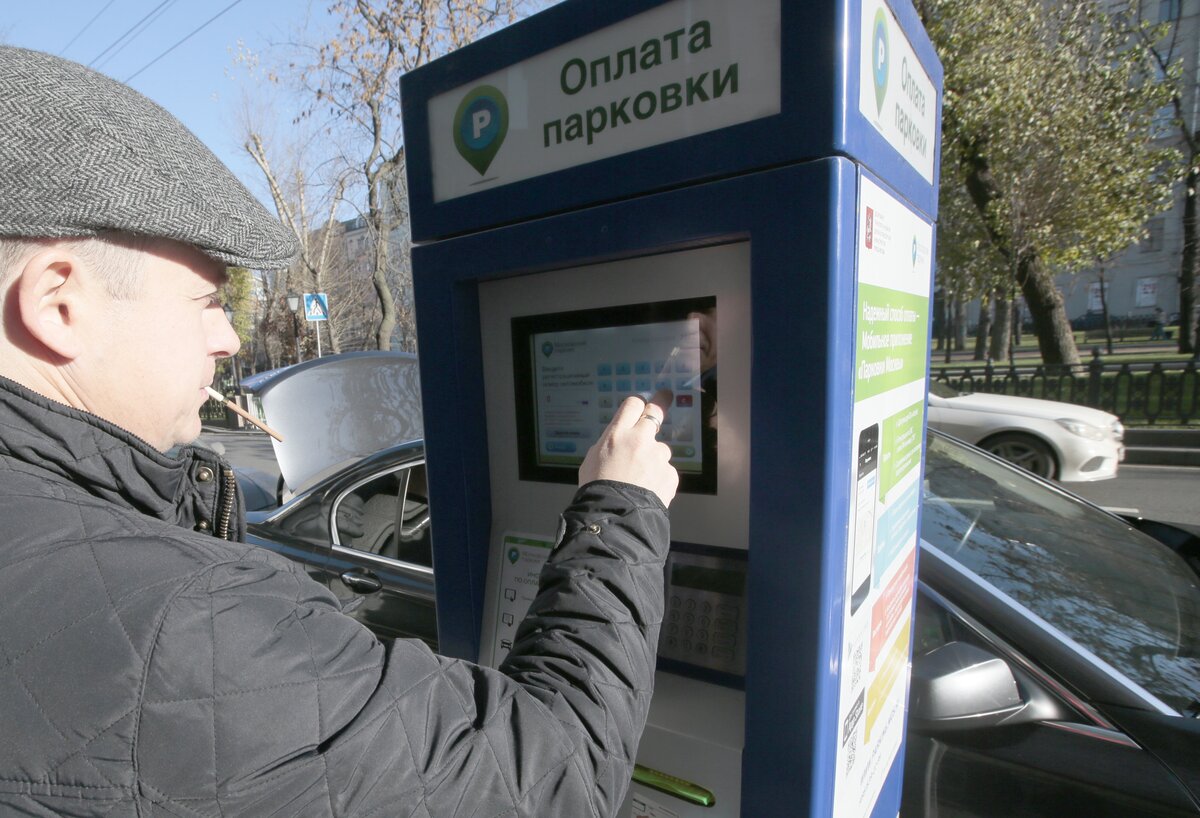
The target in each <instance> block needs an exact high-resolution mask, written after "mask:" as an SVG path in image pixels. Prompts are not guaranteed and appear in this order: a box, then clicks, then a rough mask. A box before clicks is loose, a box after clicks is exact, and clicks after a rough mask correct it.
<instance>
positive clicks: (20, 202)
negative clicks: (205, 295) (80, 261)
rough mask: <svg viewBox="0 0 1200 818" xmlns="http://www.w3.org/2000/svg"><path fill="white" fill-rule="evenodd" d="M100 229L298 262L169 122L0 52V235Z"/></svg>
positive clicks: (42, 58)
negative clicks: (293, 259)
mask: <svg viewBox="0 0 1200 818" xmlns="http://www.w3.org/2000/svg"><path fill="white" fill-rule="evenodd" d="M107 231H123V232H127V233H135V234H139V235H145V236H155V237H161V238H167V239H174V240H175V241H179V242H184V243H186V244H190V245H193V246H195V247H196V248H197V249H199V250H200V251H201V252H203V253H205V254H207V255H209V256H211V257H213V258H215V259H218V260H220V261H223V262H225V263H226V264H231V265H236V266H239V267H250V268H254V269H274V268H279V267H286V266H287V265H288V263H289V262H290V261H291V260H292V258H293V257H294V256H295V254H296V240H295V237H294V236H293V235H292V234H291V232H290V231H288V230H286V229H284V227H283V225H282V224H280V223H279V221H278V220H277V219H276V218H274V217H273V216H272V215H271V214H270V213H269V212H268V211H267V209H266V208H265V207H263V206H262V204H260V203H259V201H258V200H257V199H256V198H255V197H254V196H253V195H252V194H251V193H250V191H248V190H247V189H246V188H245V186H244V185H243V184H242V183H241V182H239V181H238V180H237V178H236V177H234V175H233V174H232V173H231V172H230V171H229V169H228V168H226V167H225V166H224V165H223V164H221V161H220V160H219V159H217V157H216V156H214V155H213V153H212V151H210V150H209V149H208V148H206V147H205V146H204V145H203V144H202V143H201V142H200V140H199V139H197V138H196V137H195V136H194V135H193V134H192V132H191V131H189V130H188V129H187V128H185V127H184V126H183V123H181V122H180V121H179V120H178V119H176V118H175V117H173V116H172V115H171V114H169V113H167V112H166V111H165V110H163V109H162V108H161V107H159V106H158V105H156V104H155V103H153V102H151V101H150V100H149V99H147V98H146V97H144V96H142V95H141V94H139V93H138V92H137V91H134V90H133V89H132V88H130V87H128V86H127V85H123V84H121V83H119V82H117V81H116V80H113V79H110V78H109V77H106V76H104V75H103V74H99V73H97V72H95V71H92V70H91V69H89V68H85V67H83V66H82V65H79V64H77V63H73V62H70V61H68V60H63V59H60V58H58V57H53V56H50V55H49V54H42V53H40V52H37V51H29V50H26V49H23V48H13V47H10V46H0V236H20V237H25V238H68V237H75V236H90V235H95V234H97V233H102V232H107Z"/></svg>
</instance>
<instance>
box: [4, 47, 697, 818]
mask: <svg viewBox="0 0 1200 818" xmlns="http://www.w3.org/2000/svg"><path fill="white" fill-rule="evenodd" d="M293 253H294V240H293V237H292V236H290V235H288V233H287V232H286V231H285V230H283V229H282V227H281V226H280V225H279V223H278V222H277V221H276V220H275V219H273V218H271V216H270V215H269V214H268V213H267V212H266V211H265V210H264V209H263V208H262V206H261V205H260V204H259V203H258V202H257V201H256V200H255V199H254V197H253V196H252V195H251V194H250V193H249V192H247V191H246V190H245V188H244V187H243V186H242V185H241V184H239V183H238V182H237V180H236V179H235V178H234V177H233V176H232V175H231V174H230V173H229V171H228V170H227V169H226V168H225V167H224V166H223V165H221V163H220V162H219V161H218V160H217V159H216V158H215V157H214V156H213V155H212V154H211V152H209V151H208V150H207V149H206V148H205V147H204V146H203V145H201V144H200V143H199V142H198V141H197V140H196V139H195V137H194V136H192V135H191V134H190V133H189V132H188V131H187V130H186V129H185V128H184V127H183V126H182V125H181V124H180V123H179V122H178V121H177V120H175V119H174V118H173V117H172V116H170V115H169V114H167V113H166V112H165V111H163V110H162V109H161V108H159V107H158V106H156V105H155V104H153V103H152V102H150V101H149V100H147V99H145V98H144V97H142V96H140V95H139V94H137V93H136V92H134V91H132V90H131V89H129V88H128V87H126V86H124V85H121V84H119V83H117V82H114V81H113V80H111V79H109V78H107V77H104V76H102V75H100V74H97V73H95V72H93V71H90V70H88V69H86V68H83V67H82V66H79V65H76V64H74V63H70V62H67V61H64V60H61V59H58V58H55V57H51V56H49V55H45V54H40V53H37V52H33V51H26V50H23V49H16V48H9V47H2V46H0V525H3V531H4V538H3V541H2V542H0V814H4V815H10V814H22V815H107V816H117V815H139V816H159V815H163V816H166V815H172V816H181V815H187V816H202V815H219V816H224V817H225V818H228V816H234V815H253V816H261V815H338V816H349V815H364V816H365V815H421V816H437V815H546V816H576V815H587V816H599V815H612V814H615V812H616V810H617V809H618V807H619V806H620V804H621V801H622V798H623V797H624V793H625V791H626V789H627V786H628V781H629V774H630V768H631V766H632V762H633V758H634V755H635V752H636V747H637V742H638V739H639V737H640V734H641V730H642V726H643V725H644V722H645V717H646V712H647V708H648V705H649V699H650V687H651V680H652V674H653V667H654V653H655V645H656V644H657V638H658V626H659V622H660V621H661V618H662V565H663V561H664V560H665V557H666V550H667V543H668V526H667V518H666V504H667V503H669V502H670V500H671V498H672V497H673V496H674V492H675V487H676V483H677V479H678V478H677V475H676V474H675V471H674V469H673V468H671V466H670V463H669V457H670V453H669V450H668V449H667V447H666V446H665V445H664V444H662V443H658V442H656V441H655V435H654V433H655V431H656V430H657V429H656V425H657V423H658V422H660V421H661V420H662V411H663V409H662V407H660V406H657V405H655V404H653V403H651V404H648V405H647V404H644V403H642V402H641V401H640V400H638V399H636V398H631V399H629V400H628V401H627V402H626V404H624V405H623V406H622V408H621V410H620V411H619V412H618V413H617V416H616V418H615V419H614V421H613V424H612V425H611V426H610V427H609V429H608V430H607V431H606V432H605V434H604V436H603V437H602V438H601V441H600V443H598V444H597V446H596V447H595V448H593V450H592V451H591V452H590V453H589V454H588V458H587V460H586V461H585V463H584V465H583V466H582V467H581V469H580V486H581V487H580V489H579V491H578V493H577V494H576V496H575V499H574V501H573V503H572V505H571V506H570V507H569V508H568V509H567V510H566V511H565V512H564V513H563V517H562V524H561V525H560V530H561V531H562V532H563V533H562V535H561V536H560V541H559V544H558V546H557V547H556V549H555V551H554V554H553V556H552V557H551V559H550V561H549V563H548V565H547V568H546V570H545V572H544V573H543V575H542V588H541V591H540V593H539V596H538V599H537V600H535V602H534V604H533V607H532V608H531V613H530V617H529V618H528V619H527V620H526V623H525V625H524V626H523V629H522V631H521V635H522V636H521V638H520V639H519V640H518V643H517V645H516V648H515V649H514V651H513V653H512V655H511V656H510V663H509V664H507V665H506V668H508V672H507V674H503V673H500V672H498V671H494V670H490V669H487V668H482V667H479V666H476V665H472V664H470V663H467V662H463V661H458V660H451V659H446V658H444V657H440V656H437V655H435V654H433V653H432V652H430V651H429V650H428V648H426V647H425V646H424V645H422V644H420V643H417V642H408V641H397V642H386V643H385V642H380V641H379V640H377V639H376V638H375V637H374V636H372V635H371V634H370V633H369V632H368V631H366V630H365V629H363V628H362V627H361V626H360V625H359V624H358V623H357V622H355V621H354V620H353V619H351V618H349V617H347V616H345V615H344V614H342V612H341V610H340V607H339V603H338V601H337V599H336V598H335V597H334V596H333V595H332V594H330V593H329V592H328V590H327V589H325V588H323V587H322V586H320V585H318V584H316V583H314V582H312V581H311V580H310V579H308V577H307V576H306V575H305V574H304V572H303V570H301V569H300V568H299V567H298V566H297V565H295V564H293V563H291V562H289V561H287V560H285V559H283V558H281V557H279V556H277V555H275V554H272V553H270V552H267V551H264V550H260V549H256V548H254V547H252V546H248V545H246V544H244V543H243V542H242V539H243V534H244V530H245V524H244V517H243V514H242V504H241V496H240V493H239V491H238V488H237V485H236V482H235V481H234V479H233V473H232V471H231V470H230V469H229V467H228V466H227V465H226V464H224V463H223V462H221V461H220V460H219V459H217V458H216V457H215V456H214V455H213V454H212V453H211V452H209V451H207V450H205V449H202V448H196V447H192V446H189V445H186V444H188V443H190V442H191V441H192V440H193V439H194V438H195V437H196V436H197V434H198V433H199V430H200V426H199V416H198V411H199V408H200V405H201V404H202V402H203V401H204V400H205V391H204V389H205V387H206V386H208V385H209V384H210V383H211V381H212V378H213V373H214V368H215V364H216V361H217V360H218V359H220V358H221V357H224V356H228V355H232V354H234V353H235V352H236V351H237V348H238V339H237V336H236V335H235V333H234V332H233V330H232V328H231V327H230V326H229V324H228V322H227V320H226V319H225V316H224V313H223V311H222V309H221V306H220V304H219V303H218V297H217V293H218V290H219V287H220V286H221V284H222V283H223V282H224V280H225V267H226V265H229V264H237V265H242V266H247V267H251V268H271V267H279V266H284V265H286V264H287V263H288V262H289V260H290V259H291V258H292V255H293ZM646 415H648V416H649V418H650V421H649V422H642V419H643V417H644V416H646ZM177 446H178V447H179V448H178V449H177V450H176V449H174V447H177ZM168 450H172V451H174V453H173V454H167V453H166V452H168ZM518 668H519V669H518Z"/></svg>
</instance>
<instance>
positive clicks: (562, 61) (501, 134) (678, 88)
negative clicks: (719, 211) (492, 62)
mask: <svg viewBox="0 0 1200 818" xmlns="http://www.w3.org/2000/svg"><path fill="white" fill-rule="evenodd" d="M779 4H780V0H744V2H741V3H729V2H727V0H676V2H672V3H666V4H664V5H662V6H659V7H658V8H655V9H651V10H650V11H647V12H644V13H642V14H639V15H637V16H635V17H631V18H629V19H628V20H623V21H621V22H619V23H616V24H615V25H612V26H609V27H608V28H605V29H602V30H600V31H597V32H594V33H592V34H589V35H587V36H586V37H581V38H579V39H577V40H574V41H572V42H570V43H567V44H566V45H562V46H559V47H557V48H554V49H551V50H550V51H547V52H545V53H543V54H539V55H538V56H536V57H533V58H531V59H528V60H525V61H524V62H521V63H517V64H516V65H513V66H510V67H508V68H506V69H504V70H502V71H498V72H496V73H494V74H490V75H488V76H485V77H480V78H479V79H478V80H476V81H474V82H471V83H468V84H466V85H463V86H460V87H458V88H456V89H454V90H453V91H448V92H446V93H444V94H440V95H439V96H436V97H434V98H433V99H431V100H430V101H429V109H428V113H429V130H430V133H429V143H430V156H431V163H432V168H433V199H434V201H435V202H442V201H446V200H448V199H454V198H457V197H459V196H466V195H469V194H471V193H477V192H479V191H481V190H490V189H493V188H497V187H501V186H503V185H507V184H511V183H513V182H518V181H521V180H523V179H530V178H533V177H535V176H541V175H543V174H546V173H551V172H553V171H558V170H563V169H565V168H570V167H575V166H577V165H583V164H586V163H588V162H595V161H597V160H599V159H606V158H608V157H612V156H618V155H620V154H623V153H628V152H630V151H635V150H640V149H642V148H647V147H650V146H653V145H661V144H664V143H666V142H672V141H674V140H677V139H683V138H685V137H688V136H694V135H696V134H701V133H707V132H709V131H714V130H717V129H720V128H726V127H729V126H731V125H737V124H740V123H742V122H749V121H751V120H754V119H759V118H762V117H766V116H772V115H774V114H777V113H779V111H780V105H781V102H780V95H781V91H780V89H781V80H780V72H781V67H780V6H779Z"/></svg>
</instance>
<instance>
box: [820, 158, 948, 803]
mask: <svg viewBox="0 0 1200 818" xmlns="http://www.w3.org/2000/svg"><path fill="white" fill-rule="evenodd" d="M856 238H857V242H858V244H857V252H856V254H855V260H856V264H857V271H856V273H857V289H856V301H855V360H854V373H855V377H854V412H853V421H852V422H853V435H852V437H851V440H850V445H851V451H850V461H849V462H850V463H851V464H853V466H854V473H852V474H849V475H847V486H846V488H847V491H848V494H849V496H850V503H849V509H848V511H849V515H848V516H849V519H848V520H847V539H846V554H845V576H846V582H845V602H844V607H843V611H842V613H843V619H842V623H843V624H842V646H841V647H842V658H841V665H840V668H841V672H840V689H839V699H838V726H839V729H840V731H841V735H840V736H839V737H838V738H839V740H838V750H837V752H838V764H837V777H836V779H835V782H834V812H833V814H834V816H835V818H866V816H869V815H870V814H871V812H872V811H873V809H874V807H875V802H876V800H877V799H878V797H879V793H880V792H881V791H882V789H883V783H884V781H885V780H886V779H887V776H888V773H889V772H890V770H891V769H892V766H893V764H894V763H895V761H896V759H897V757H898V755H899V752H900V748H901V746H902V744H903V741H904V704H905V699H906V697H907V695H908V673H907V670H908V658H909V655H910V652H911V645H912V606H913V594H914V590H915V582H916V576H915V569H916V553H917V537H918V530H917V525H918V514H919V510H920V509H919V507H920V475H921V457H922V452H923V447H924V440H925V398H926V396H925V384H926V378H927V374H928V371H927V370H928V355H929V302H930V282H931V279H932V272H933V270H932V252H931V251H932V245H933V227H932V225H930V224H929V223H928V222H926V221H924V220H923V219H922V218H921V217H919V216H918V215H916V213H914V212H913V211H912V210H910V209H909V208H907V207H906V206H905V205H904V204H902V203H901V202H900V200H898V199H896V198H895V197H893V196H892V195H891V194H889V193H888V192H887V191H886V190H884V189H883V188H882V187H881V186H880V185H878V184H875V183H874V182H872V181H870V180H869V179H866V178H861V179H860V182H859V200H858V229H857V234H856Z"/></svg>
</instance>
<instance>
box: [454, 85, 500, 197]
mask: <svg viewBox="0 0 1200 818" xmlns="http://www.w3.org/2000/svg"><path fill="white" fill-rule="evenodd" d="M507 135H508V100H506V99H505V98H504V94H502V93H500V91H499V89H497V88H494V87H492V86H491V85H480V86H479V87H478V88H476V89H474V90H473V91H471V92H470V93H469V94H467V95H466V96H465V97H463V101H462V102H460V103H459V104H458V110H457V111H456V112H455V114H454V146H455V147H456V148H458V152H459V154H460V155H461V156H462V158H463V159H466V160H467V162H469V163H470V164H471V167H473V168H475V170H477V171H479V175H480V176H482V175H483V174H484V173H486V172H487V169H488V167H489V166H490V165H491V164H492V160H493V159H495V158H496V153H497V151H499V150H500V146H501V145H503V144H504V137H505V136H507Z"/></svg>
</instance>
